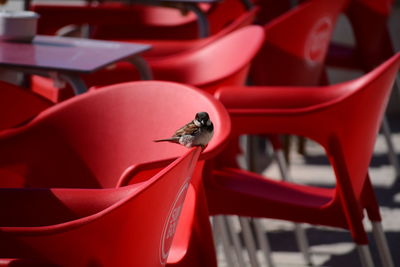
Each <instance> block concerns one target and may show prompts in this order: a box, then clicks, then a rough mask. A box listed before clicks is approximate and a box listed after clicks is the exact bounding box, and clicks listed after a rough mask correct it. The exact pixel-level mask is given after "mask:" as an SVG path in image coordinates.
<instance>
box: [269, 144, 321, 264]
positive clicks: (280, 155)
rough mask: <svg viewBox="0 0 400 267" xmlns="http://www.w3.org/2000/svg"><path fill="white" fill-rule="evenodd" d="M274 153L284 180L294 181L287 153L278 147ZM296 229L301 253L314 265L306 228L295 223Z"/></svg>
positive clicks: (306, 260) (307, 261)
mask: <svg viewBox="0 0 400 267" xmlns="http://www.w3.org/2000/svg"><path fill="white" fill-rule="evenodd" d="M274 154H275V157H276V161H277V163H278V166H279V171H280V173H281V176H282V180H284V181H292V178H291V177H290V174H289V171H288V166H287V164H286V159H285V154H284V152H283V151H282V149H276V150H274ZM294 227H295V228H294V231H295V235H296V240H297V245H298V246H299V249H300V251H301V253H302V254H303V257H304V261H305V263H306V264H307V265H313V263H312V260H311V254H310V246H309V244H308V240H307V236H306V233H305V231H304V228H303V227H302V226H301V224H298V223H295V225H294Z"/></svg>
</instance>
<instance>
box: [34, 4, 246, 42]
mask: <svg viewBox="0 0 400 267" xmlns="http://www.w3.org/2000/svg"><path fill="white" fill-rule="evenodd" d="M201 8H202V10H203V11H204V12H205V13H206V15H207V20H208V22H209V25H210V34H211V35H213V34H216V33H217V32H219V31H220V30H221V29H223V28H224V27H226V26H227V25H229V23H231V22H232V21H234V20H235V19H236V18H237V17H238V16H240V15H241V14H243V13H244V12H245V10H246V9H245V6H244V5H243V4H242V2H241V1H239V0H226V1H222V2H220V3H216V4H214V5H209V4H203V5H202V6H201ZM32 10H33V11H35V12H37V13H39V14H40V16H41V17H40V19H39V23H38V32H39V33H41V34H54V33H55V32H56V31H57V30H58V29H60V28H61V27H63V26H67V25H70V24H74V25H82V24H89V25H91V26H92V32H91V37H92V38H96V39H123V38H125V39H137V38H139V39H143V38H145V39H181V40H185V39H197V38H198V27H197V20H196V15H194V14H193V13H191V12H189V13H188V14H185V15H183V14H182V13H181V11H180V10H178V9H171V8H168V7H167V8H166V7H156V6H146V5H136V4H135V5H126V4H122V3H102V4H99V5H46V4H35V5H32ZM71 14H73V15H72V16H71Z"/></svg>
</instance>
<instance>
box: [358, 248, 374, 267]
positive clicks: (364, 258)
mask: <svg viewBox="0 0 400 267" xmlns="http://www.w3.org/2000/svg"><path fill="white" fill-rule="evenodd" d="M357 250H358V254H359V255H360V260H361V265H362V266H363V267H374V262H373V261H372V256H371V251H370V250H369V247H368V245H357Z"/></svg>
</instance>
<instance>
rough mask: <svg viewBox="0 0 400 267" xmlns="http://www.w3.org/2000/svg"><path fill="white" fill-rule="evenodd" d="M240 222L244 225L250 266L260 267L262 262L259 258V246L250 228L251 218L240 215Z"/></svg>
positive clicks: (244, 236) (244, 237) (243, 229)
mask: <svg viewBox="0 0 400 267" xmlns="http://www.w3.org/2000/svg"><path fill="white" fill-rule="evenodd" d="M239 223H240V226H241V227H242V231H243V239H244V244H245V246H246V248H247V253H248V255H249V260H250V266H252V267H259V266H260V264H259V262H258V259H257V248H256V244H255V241H254V238H253V233H252V231H251V228H250V220H249V218H245V217H239Z"/></svg>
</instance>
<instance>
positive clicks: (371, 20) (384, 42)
mask: <svg viewBox="0 0 400 267" xmlns="http://www.w3.org/2000/svg"><path fill="white" fill-rule="evenodd" d="M349 2H350V3H349V5H348V8H347V9H345V10H344V11H343V12H344V13H345V14H346V16H347V18H348V19H349V22H350V25H351V28H352V32H353V34H354V39H355V45H354V46H348V45H343V44H339V43H332V44H331V46H330V49H329V53H328V58H327V63H328V65H331V66H335V67H341V68H348V69H358V70H362V71H365V72H367V71H370V70H372V69H373V68H374V67H376V66H377V65H379V64H380V63H382V62H383V61H385V60H386V59H388V58H389V57H391V56H392V55H393V54H394V52H395V51H394V48H393V44H392V40H391V37H390V32H389V27H388V20H389V16H390V13H391V10H392V6H393V0H351V1H349Z"/></svg>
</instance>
